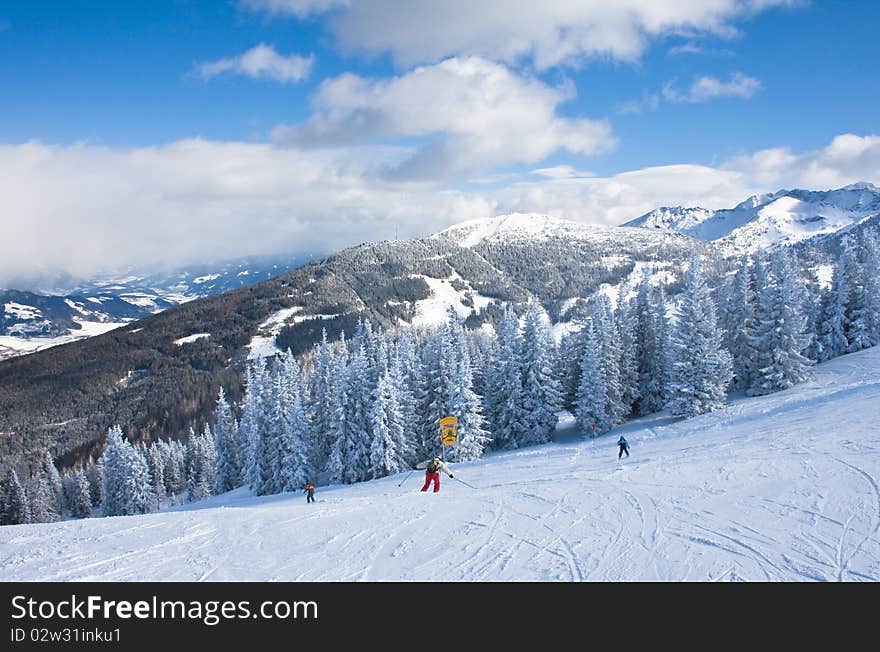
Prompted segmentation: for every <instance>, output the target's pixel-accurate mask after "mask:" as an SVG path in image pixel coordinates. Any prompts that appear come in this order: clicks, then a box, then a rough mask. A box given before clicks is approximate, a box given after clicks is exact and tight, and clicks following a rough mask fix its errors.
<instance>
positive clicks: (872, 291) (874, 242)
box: [860, 228, 880, 346]
mask: <svg viewBox="0 0 880 652" xmlns="http://www.w3.org/2000/svg"><path fill="white" fill-rule="evenodd" d="M860 251H861V253H862V258H861V264H862V278H863V279H864V283H865V302H866V305H867V319H866V321H867V326H868V333H869V337H870V342H871V346H877V345H878V344H880V229H877V228H874V229H871V230H870V231H866V232H865V233H864V234H863V235H862V244H861V248H860Z"/></svg>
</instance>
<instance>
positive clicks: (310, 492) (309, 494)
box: [303, 480, 315, 503]
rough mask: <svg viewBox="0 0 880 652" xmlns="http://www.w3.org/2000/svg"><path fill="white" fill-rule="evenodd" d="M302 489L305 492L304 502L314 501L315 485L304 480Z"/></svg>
mask: <svg viewBox="0 0 880 652" xmlns="http://www.w3.org/2000/svg"><path fill="white" fill-rule="evenodd" d="M303 491H305V492H306V502H307V503H313V502H315V485H313V484H312V483H311V482H309V481H308V480H306V484H305V486H304V487H303Z"/></svg>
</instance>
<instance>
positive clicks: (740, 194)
mask: <svg viewBox="0 0 880 652" xmlns="http://www.w3.org/2000/svg"><path fill="white" fill-rule="evenodd" d="M399 157H400V152H399V151H397V150H396V149H395V148H383V147H375V146H371V147H362V148H355V147H350V148H339V149H326V148H325V149H303V148H297V147H290V148H278V147H273V146H271V145H266V144H249V143H222V142H210V141H203V140H187V141H179V142H175V143H171V144H169V145H166V146H162V147H150V148H142V149H133V150H112V149H107V148H102V147H95V146H91V145H87V144H79V145H74V146H69V147H60V146H52V145H44V144H40V143H33V142H31V143H25V144H21V145H6V146H0V196H2V197H3V203H4V210H3V212H2V213H0V233H2V234H3V237H2V238H0V286H2V285H3V283H4V282H7V281H8V280H9V279H11V278H14V277H21V276H33V275H36V274H37V273H38V272H47V273H57V272H69V273H73V274H91V273H95V272H98V271H100V270H102V269H107V268H114V267H121V266H127V265H130V264H131V265H149V266H151V267H158V266H160V265H175V264H185V263H190V262H194V261H205V260H210V259H219V258H232V257H237V256H244V255H248V254H254V253H280V252H309V251H316V250H318V251H332V250H336V249H339V248H342V247H345V246H348V245H352V244H356V243H359V242H364V241H375V240H380V239H383V238H389V237H393V236H394V233H395V232H399V234H400V236H401V237H414V236H421V235H425V234H428V233H431V232H434V231H437V230H439V229H441V228H443V227H445V226H448V225H449V224H452V223H454V222H458V221H461V220H465V219H471V218H475V217H484V216H489V215H493V214H498V213H503V212H509V211H514V210H522V211H538V212H545V213H550V214H553V215H557V216H560V217H565V218H568V219H574V220H579V221H582V222H594V223H601V224H619V223H621V222H624V221H626V220H629V219H632V218H634V217H637V216H638V215H640V214H642V213H644V212H646V211H648V210H650V209H652V208H654V207H656V206H658V205H670V204H672V205H675V204H685V205H702V206H706V207H708V208H721V207H729V206H733V205H735V204H736V203H738V202H739V201H741V200H743V199H745V198H746V197H747V196H749V195H752V194H755V193H760V192H768V191H773V190H777V189H779V188H781V187H786V188H793V187H807V188H834V187H840V186H842V185H846V184H848V183H853V182H856V181H870V182H872V183H875V184H880V136H876V135H870V136H858V135H853V134H843V135H840V136H838V137H836V138H835V139H834V140H833V141H831V143H829V144H828V145H827V146H826V147H824V148H821V149H818V150H814V151H809V152H803V153H795V152H792V151H791V150H789V149H786V148H774V149H766V150H762V151H759V152H755V153H753V154H750V155H746V156H741V157H737V158H734V159H731V160H729V161H727V162H726V163H724V164H723V165H720V166H718V167H709V166H703V165H688V164H683V165H672V166H662V167H651V168H645V169H641V170H633V171H629V172H624V173H621V174H616V175H613V176H609V177H586V176H583V175H585V174H588V173H583V172H578V171H577V170H575V169H574V168H571V167H569V166H562V165H557V166H550V167H547V168H541V169H540V170H537V171H535V173H536V174H537V175H538V176H537V177H536V176H535V175H530V176H528V177H526V178H527V179H531V180H528V181H513V182H508V183H506V184H502V185H500V186H498V185H493V186H492V187H491V188H486V189H485V190H483V191H480V192H476V191H473V190H470V191H464V190H461V189H458V188H455V187H450V186H448V185H445V186H444V185H438V184H428V183H412V182H399V181H389V180H386V179H382V178H380V177H378V176H377V175H376V170H377V169H380V168H382V167H383V166H385V165H387V162H388V161H389V160H397V159H399Z"/></svg>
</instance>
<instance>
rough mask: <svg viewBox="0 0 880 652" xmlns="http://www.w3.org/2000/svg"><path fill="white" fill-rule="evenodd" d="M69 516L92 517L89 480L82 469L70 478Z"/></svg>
mask: <svg viewBox="0 0 880 652" xmlns="http://www.w3.org/2000/svg"><path fill="white" fill-rule="evenodd" d="M71 479H72V483H71V484H72V489H71V494H70V501H69V505H70V514H71V516H73V517H74V518H88V517H89V516H91V515H92V497H91V487H90V485H89V479H88V477H87V476H86V472H85V471H84V470H83V469H82V468H78V469H77V470H76V471H74V472H73V475H72V476H71Z"/></svg>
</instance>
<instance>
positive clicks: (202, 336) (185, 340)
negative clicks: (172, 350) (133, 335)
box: [132, 331, 211, 346]
mask: <svg viewBox="0 0 880 652" xmlns="http://www.w3.org/2000/svg"><path fill="white" fill-rule="evenodd" d="M132 332H134V331H132ZM210 338H211V334H210V333H193V334H192V335H187V336H186V337H181V338H180V339H177V340H174V343H175V344H176V345H177V346H183V345H184V344H191V343H192V342H197V341H198V340H207V339H210Z"/></svg>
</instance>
